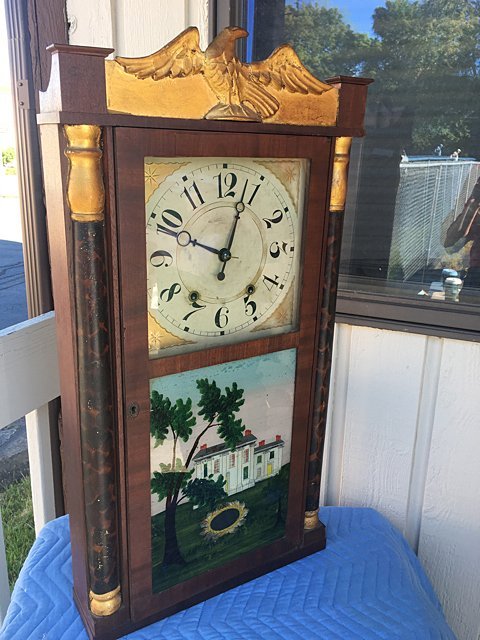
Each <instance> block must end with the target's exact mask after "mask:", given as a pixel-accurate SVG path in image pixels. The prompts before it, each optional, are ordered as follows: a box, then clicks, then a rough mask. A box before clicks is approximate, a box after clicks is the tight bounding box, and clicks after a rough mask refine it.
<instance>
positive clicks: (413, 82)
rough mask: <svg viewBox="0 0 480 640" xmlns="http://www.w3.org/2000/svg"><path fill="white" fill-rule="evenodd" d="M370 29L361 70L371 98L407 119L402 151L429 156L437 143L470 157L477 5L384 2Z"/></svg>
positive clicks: (479, 33) (440, 0)
mask: <svg viewBox="0 0 480 640" xmlns="http://www.w3.org/2000/svg"><path fill="white" fill-rule="evenodd" d="M373 30H374V32H375V34H376V47H375V48H374V49H372V50H371V51H370V55H369V56H368V60H367V63H366V65H365V68H366V70H367V72H370V73H371V75H372V76H373V77H375V78H376V81H377V82H376V85H377V86H376V87H375V89H374V94H377V95H380V96H383V97H385V98H387V99H390V100H391V102H392V103H396V104H400V105H402V104H403V105H404V106H405V107H406V108H407V109H409V110H410V111H411V112H412V113H413V116H414V126H413V132H412V142H411V146H410V149H409V152H410V153H431V151H432V149H433V148H434V147H435V146H436V145H437V144H438V143H440V142H441V143H443V144H444V145H445V148H446V149H448V150H450V151H453V150H454V149H455V148H457V147H460V148H461V149H462V152H463V154H464V155H468V154H472V155H478V152H479V143H478V140H477V139H476V136H475V131H476V130H477V129H478V106H477V104H478V98H479V89H480V85H479V77H478V71H479V58H480V48H479V46H480V3H478V2H477V1H476V0H423V1H418V2H410V1H409V0H388V1H387V3H386V5H385V7H378V8H377V9H375V13H374V16H373ZM372 88H373V87H372Z"/></svg>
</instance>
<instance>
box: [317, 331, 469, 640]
mask: <svg viewBox="0 0 480 640" xmlns="http://www.w3.org/2000/svg"><path fill="white" fill-rule="evenodd" d="M331 389H332V391H331V398H330V415H329V422H328V435H327V442H326V451H327V455H326V463H325V467H324V475H323V496H322V502H323V503H324V504H330V505H350V506H355V505H358V506H369V507H374V508H375V509H378V510H379V511H380V512H381V513H383V514H384V515H385V516H386V517H387V518H388V519H389V520H390V521H391V522H393V523H394V524H395V525H396V526H397V527H398V528H399V529H400V530H401V531H402V533H403V534H404V535H405V536H406V538H407V539H408V541H409V542H410V544H411V545H412V547H413V548H414V550H415V551H417V552H418V555H419V557H420V560H421V562H422V564H423V566H424V568H425V569H426V572H427V574H428V576H429V577H430V580H431V581H432V584H433V586H434V589H435V591H436V593H437V595H438V596H439V598H440V600H441V603H442V605H443V608H444V611H445V614H446V616H447V620H448V622H449V623H450V625H451V626H452V628H453V630H454V632H455V633H456V634H457V636H458V638H459V640H478V638H479V637H480V463H479V457H480V344H477V343H471V342H462V341H457V340H447V339H441V338H434V337H428V336H421V335H415V334H408V333H400V332H396V331H385V330H380V329H370V328H365V327H352V326H349V325H343V324H338V325H337V327H336V340H335V349H334V368H333V371H332V384H331Z"/></svg>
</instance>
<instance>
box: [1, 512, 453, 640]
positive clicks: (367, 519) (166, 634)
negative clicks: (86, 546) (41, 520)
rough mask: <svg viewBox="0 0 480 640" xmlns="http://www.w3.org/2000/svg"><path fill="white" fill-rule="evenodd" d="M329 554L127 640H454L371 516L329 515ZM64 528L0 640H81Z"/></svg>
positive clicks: (47, 531) (50, 529)
mask: <svg viewBox="0 0 480 640" xmlns="http://www.w3.org/2000/svg"><path fill="white" fill-rule="evenodd" d="M320 517H321V519H322V521H323V522H324V523H325V524H326V525H327V540H328V542H327V548H326V550H325V551H321V552H320V553H316V554H314V555H311V556H309V557H307V558H304V559H302V560H299V561H297V562H294V563H292V564H290V565H288V566H286V567H282V568H281V569H278V570H277V571H274V572H272V573H269V574H267V575H265V576H262V577H261V578H258V579H256V580H252V581H251V582H248V583H247V584H244V585H242V586H240V587H237V588H235V589H232V590H231V591H228V592H227V593H224V594H222V595H219V596H217V597H215V598H212V599H210V600H207V601H206V602H203V603H202V604H199V605H197V606H194V607H192V608H190V609H187V610H186V611H182V612H180V613H178V614H176V615H174V616H172V617H170V618H167V619H165V620H162V621H160V622H157V623H155V624H153V625H151V626H149V627H146V628H144V629H141V630H139V631H136V632H134V633H131V634H128V635H127V636H124V637H125V638H128V640H154V639H155V640H185V639H188V640H240V639H241V640H257V639H258V640H260V639H262V640H264V639H268V640H282V639H289V640H290V639H292V640H293V639H299V640H300V639H301V640H309V639H311V638H312V639H313V638H315V639H321V640H334V639H335V640H347V639H350V638H352V639H353V638H359V639H362V640H365V639H369V638H385V639H388V640H394V639H397V638H398V639H401V640H409V639H410V638H412V639H413V638H415V639H419V640H420V639H421V640H426V639H429V638H432V639H433V638H435V639H438V640H440V639H442V640H455V636H454V635H453V633H452V631H451V630H450V629H449V627H448V626H447V623H446V622H445V619H444V617H443V613H442V611H441V608H440V605H439V603H438V600H437V598H436V596H435V594H434V592H433V590H432V587H431V586H430V583H429V582H428V580H427V578H426V576H425V574H424V572H423V570H422V568H421V566H420V564H419V562H418V560H417V558H416V556H415V555H414V554H413V553H412V551H411V550H410V548H409V547H408V545H407V543H406V542H405V540H404V539H403V538H402V536H401V535H400V534H399V533H398V532H397V531H396V530H395V529H394V527H392V526H391V525H390V524H389V523H388V522H387V520H385V518H383V517H382V516H381V515H380V514H378V513H377V512H376V511H373V510H371V509H357V508H355V509H351V508H345V507H327V508H324V509H322V510H321V515H320ZM71 590H72V574H71V562H70V541H69V530H68V518H67V517H63V518H59V519H57V520H55V521H53V522H50V523H49V524H48V525H47V526H46V527H45V528H44V529H43V531H42V532H41V534H40V536H39V537H38V539H37V541H36V542H35V544H34V546H33V548H32V550H31V552H30V555H29V556H28V559H27V560H26V562H25V565H24V567H23V570H22V572H21V575H20V577H19V579H18V581H17V584H16V586H15V590H14V592H13V597H12V602H11V604H10V607H9V609H8V613H7V617H6V619H5V622H4V626H3V628H2V631H1V632H0V638H1V639H2V640H87V634H86V632H85V631H84V629H83V626H82V622H81V620H80V617H79V615H78V613H77V610H76V608H75V606H74V604H73V602H72V598H71Z"/></svg>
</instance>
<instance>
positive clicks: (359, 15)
mask: <svg viewBox="0 0 480 640" xmlns="http://www.w3.org/2000/svg"><path fill="white" fill-rule="evenodd" d="M302 2H303V3H304V4H318V5H319V6H322V7H327V8H328V9H333V8H336V9H339V10H340V12H341V13H342V14H343V17H344V19H345V22H347V23H348V24H349V25H350V26H351V27H352V29H353V30H354V31H358V32H360V33H368V34H371V29H372V15H373V12H374V10H375V9H376V7H383V6H385V2H384V0H302ZM288 4H295V0H288Z"/></svg>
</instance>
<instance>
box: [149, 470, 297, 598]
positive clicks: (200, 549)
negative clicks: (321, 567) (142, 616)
mask: <svg viewBox="0 0 480 640" xmlns="http://www.w3.org/2000/svg"><path fill="white" fill-rule="evenodd" d="M268 482H269V480H264V481H262V482H259V483H258V484H256V485H255V486H254V487H252V488H251V489H247V490H246V491H242V492H241V493H236V494H234V495H232V496H229V497H228V498H226V499H224V500H222V501H221V502H220V503H219V505H218V506H219V507H220V506H222V505H224V504H226V503H228V502H234V501H238V502H242V503H244V504H245V505H246V507H247V508H248V510H249V511H248V514H247V516H246V518H245V522H244V524H243V525H242V526H241V527H239V528H238V529H237V530H236V531H235V532H234V533H231V534H228V535H225V536H223V537H221V538H218V539H217V541H209V540H207V539H206V538H205V537H204V536H203V535H202V528H201V523H202V521H203V520H204V518H205V516H206V515H207V514H208V513H209V510H208V509H205V508H198V509H193V507H192V505H190V504H188V503H187V504H180V505H179V506H178V507H177V515H176V524H177V537H178V544H179V547H180V551H181V553H182V555H183V558H184V559H185V561H186V564H185V566H172V567H169V568H167V569H166V568H164V567H162V564H161V563H162V558H163V525H164V514H163V513H159V514H158V515H156V516H154V517H153V518H152V577H153V591H154V592H158V591H162V590H163V589H167V588H168V587H171V586H172V585H174V584H177V583H179V582H183V581H184V580H188V579H189V578H192V577H193V576H195V575H198V574H199V573H203V572H204V571H208V570H209V569H213V568H214V567H218V566H219V565H222V564H225V563H226V562H228V561H229V560H232V559H234V558H236V557H238V556H239V555H241V554H244V553H247V552H248V551H251V550H253V549H255V548H257V547H259V546H264V545H266V544H268V543H270V542H272V541H274V540H276V539H278V538H281V537H282V536H283V535H284V532H285V523H284V522H280V523H278V524H277V523H276V520H277V500H275V499H273V497H272V495H266V494H265V488H266V485H267V483H268ZM287 491H288V484H287V483H285V491H284V492H283V493H284V496H285V497H284V498H283V500H282V515H283V516H285V514H286V511H287V508H286V502H287V498H286V496H287Z"/></svg>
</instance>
